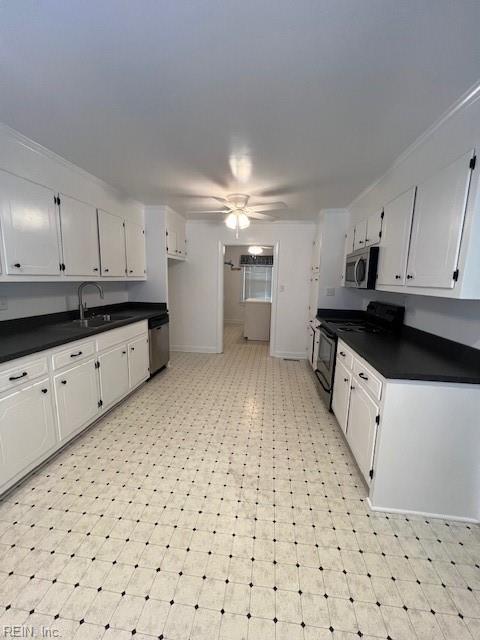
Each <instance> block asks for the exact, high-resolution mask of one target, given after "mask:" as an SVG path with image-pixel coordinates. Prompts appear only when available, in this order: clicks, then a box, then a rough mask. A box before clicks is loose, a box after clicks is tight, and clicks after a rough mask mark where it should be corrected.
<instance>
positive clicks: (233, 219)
mask: <svg viewBox="0 0 480 640" xmlns="http://www.w3.org/2000/svg"><path fill="white" fill-rule="evenodd" d="M225 224H226V225H227V227H228V228H229V229H234V230H238V229H246V228H247V227H249V226H250V220H249V218H248V216H247V214H246V213H244V212H243V211H239V210H237V211H232V212H231V213H229V214H228V216H227V217H226V218H225Z"/></svg>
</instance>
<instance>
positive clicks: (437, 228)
mask: <svg viewBox="0 0 480 640" xmlns="http://www.w3.org/2000/svg"><path fill="white" fill-rule="evenodd" d="M472 157H473V151H469V152H468V153H466V154H465V155H464V156H462V157H461V158H459V159H458V160H456V161H455V162H452V163H451V164H449V165H448V166H446V167H444V168H443V169H442V170H441V171H438V172H437V173H436V174H435V175H433V176H432V177H431V178H430V179H429V180H427V181H426V182H424V183H423V184H420V185H418V187H417V196H416V200H415V212H414V214H413V226H412V240H411V244H410V254H409V258H408V268H407V285H410V286H412V287H435V288H442V289H452V288H453V286H454V285H455V280H454V275H453V274H454V272H455V270H456V268H457V261H458V253H459V249H460V240H461V238H462V231H463V220H464V217H465V209H466V206H467V197H468V189H469V185H470V177H471V173H472V170H471V168H470V160H471V159H472Z"/></svg>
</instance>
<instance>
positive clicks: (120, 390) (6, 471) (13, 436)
mask: <svg viewBox="0 0 480 640" xmlns="http://www.w3.org/2000/svg"><path fill="white" fill-rule="evenodd" d="M72 358H73V360H72ZM148 375H149V349H148V323H147V321H146V320H143V321H140V322H136V323H133V324H130V325H127V326H124V327H120V328H117V329H112V330H110V331H105V332H103V333H99V334H98V336H97V337H96V338H95V339H89V340H83V341H75V342H72V343H67V344H65V345H63V346H61V347H57V348H55V349H51V350H46V351H43V352H40V353H37V354H33V355H32V356H27V357H24V358H19V359H18V360H12V361H11V362H6V363H4V364H0V495H1V494H2V493H3V492H5V491H6V490H7V489H9V488H10V487H12V486H13V485H14V484H15V483H16V482H18V481H19V480H21V479H22V477H23V476H24V475H25V474H26V473H28V472H29V471H31V470H32V469H33V468H34V467H35V466H36V465H37V464H39V463H40V462H42V461H43V460H44V459H45V458H46V457H48V455H50V454H52V453H54V452H55V451H56V450H57V449H58V448H59V447H61V446H63V445H64V444H65V443H66V442H68V441H69V440H70V439H71V438H72V437H74V436H75V435H77V434H78V433H80V432H81V431H82V429H84V428H86V427H88V425H90V424H92V422H94V421H95V420H96V419H97V418H98V417H99V416H101V415H102V408H103V410H104V409H109V408H111V407H113V406H114V405H115V404H116V403H117V402H118V401H120V400H121V399H122V398H124V397H125V396H127V395H128V394H129V393H130V392H131V391H132V390H133V389H135V388H136V387H138V386H139V385H140V384H141V383H142V382H144V381H145V380H146V379H147V378H148ZM101 401H102V402H101Z"/></svg>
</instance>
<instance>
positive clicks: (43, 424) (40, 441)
mask: <svg viewBox="0 0 480 640" xmlns="http://www.w3.org/2000/svg"><path fill="white" fill-rule="evenodd" d="M51 396H52V394H51V389H50V381H49V379H48V378H45V379H42V380H40V381H38V382H37V383H35V384H33V385H31V386H28V387H23V388H22V389H19V390H18V391H15V392H14V393H11V394H9V395H7V396H5V397H3V398H2V399H0V459H1V464H0V493H1V491H3V489H4V488H7V487H6V486H5V485H7V484H8V482H9V481H11V482H10V484H11V483H12V482H13V481H14V480H16V479H19V476H20V475H21V473H22V471H25V472H26V471H29V468H30V467H31V465H33V464H34V463H35V462H36V461H37V460H40V459H41V458H42V457H43V456H45V454H47V453H48V452H49V451H50V450H51V449H52V448H53V447H54V445H55V441H56V438H55V420H54V415H53V407H52V397H51Z"/></svg>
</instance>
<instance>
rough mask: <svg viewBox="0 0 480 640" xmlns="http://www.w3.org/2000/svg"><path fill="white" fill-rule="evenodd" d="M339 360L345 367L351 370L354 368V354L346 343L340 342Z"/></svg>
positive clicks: (338, 348)
mask: <svg viewBox="0 0 480 640" xmlns="http://www.w3.org/2000/svg"><path fill="white" fill-rule="evenodd" d="M337 360H338V361H339V362H341V363H342V364H343V366H344V367H346V368H347V369H349V370H351V369H352V367H353V353H352V352H351V351H350V349H349V348H348V347H346V346H345V343H344V342H342V341H341V340H340V341H339V342H338V346H337Z"/></svg>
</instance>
